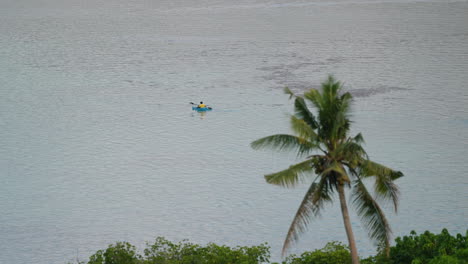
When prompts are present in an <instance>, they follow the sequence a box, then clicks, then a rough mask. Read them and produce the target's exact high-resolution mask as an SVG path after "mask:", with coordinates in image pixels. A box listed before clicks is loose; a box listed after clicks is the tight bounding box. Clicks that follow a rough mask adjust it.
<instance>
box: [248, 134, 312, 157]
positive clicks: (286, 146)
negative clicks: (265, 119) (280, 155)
mask: <svg viewBox="0 0 468 264" xmlns="http://www.w3.org/2000/svg"><path fill="white" fill-rule="evenodd" d="M250 146H251V147H252V148H253V149H265V148H269V149H274V150H280V151H285V150H286V151H288V150H298V155H300V154H308V153H310V152H311V151H313V150H315V149H316V148H317V147H316V144H314V143H312V142H309V141H308V140H306V139H304V138H301V137H297V136H293V135H287V134H277V135H272V136H268V137H264V138H260V139H257V140H255V141H253V142H252V143H250Z"/></svg>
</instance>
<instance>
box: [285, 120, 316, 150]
mask: <svg viewBox="0 0 468 264" xmlns="http://www.w3.org/2000/svg"><path fill="white" fill-rule="evenodd" d="M290 123H291V128H292V130H293V131H294V132H295V133H296V134H297V135H298V136H299V137H300V138H306V139H308V140H309V142H314V143H315V142H317V140H318V136H317V133H315V131H314V129H313V128H312V127H311V126H310V125H309V124H308V123H307V122H306V121H305V120H304V119H299V118H297V117H295V116H291V122H290Z"/></svg>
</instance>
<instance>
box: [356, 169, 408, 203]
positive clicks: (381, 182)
mask: <svg viewBox="0 0 468 264" xmlns="http://www.w3.org/2000/svg"><path fill="white" fill-rule="evenodd" d="M360 176H362V177H374V178H375V186H374V189H375V193H376V195H377V197H378V198H381V199H383V200H391V201H392V202H393V207H394V209H395V212H397V211H398V198H399V196H400V191H399V190H398V186H397V185H396V184H395V183H394V182H393V181H394V180H396V179H398V178H400V177H402V176H403V173H402V172H400V171H394V170H392V169H390V168H388V167H385V166H384V165H381V164H378V163H376V162H373V161H370V160H365V161H364V162H362V164H361V166H360Z"/></svg>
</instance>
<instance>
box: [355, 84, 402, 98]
mask: <svg viewBox="0 0 468 264" xmlns="http://www.w3.org/2000/svg"><path fill="white" fill-rule="evenodd" d="M407 90H411V89H409V88H402V87H395V86H380V87H377V88H370V89H348V90H347V91H348V92H350V93H351V94H352V95H353V96H354V97H369V96H373V95H378V94H383V93H389V92H392V91H407Z"/></svg>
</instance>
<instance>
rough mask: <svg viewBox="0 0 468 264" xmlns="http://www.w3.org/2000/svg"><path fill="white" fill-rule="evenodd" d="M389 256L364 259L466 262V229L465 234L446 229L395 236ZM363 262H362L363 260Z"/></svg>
mask: <svg viewBox="0 0 468 264" xmlns="http://www.w3.org/2000/svg"><path fill="white" fill-rule="evenodd" d="M395 242H396V244H395V246H393V247H391V249H390V256H389V258H386V257H385V256H384V255H382V254H378V255H377V256H375V257H370V258H368V259H366V260H365V263H366V264H444V263H447V264H468V230H467V232H466V234H465V236H463V235H461V234H457V235H456V236H452V235H450V234H449V232H448V231H447V229H443V230H442V232H441V233H440V234H433V233H431V232H429V231H426V232H424V233H423V234H420V235H417V234H416V232H414V231H412V232H411V234H410V235H409V236H404V237H397V238H396V239H395ZM363 263H364V262H363Z"/></svg>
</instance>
